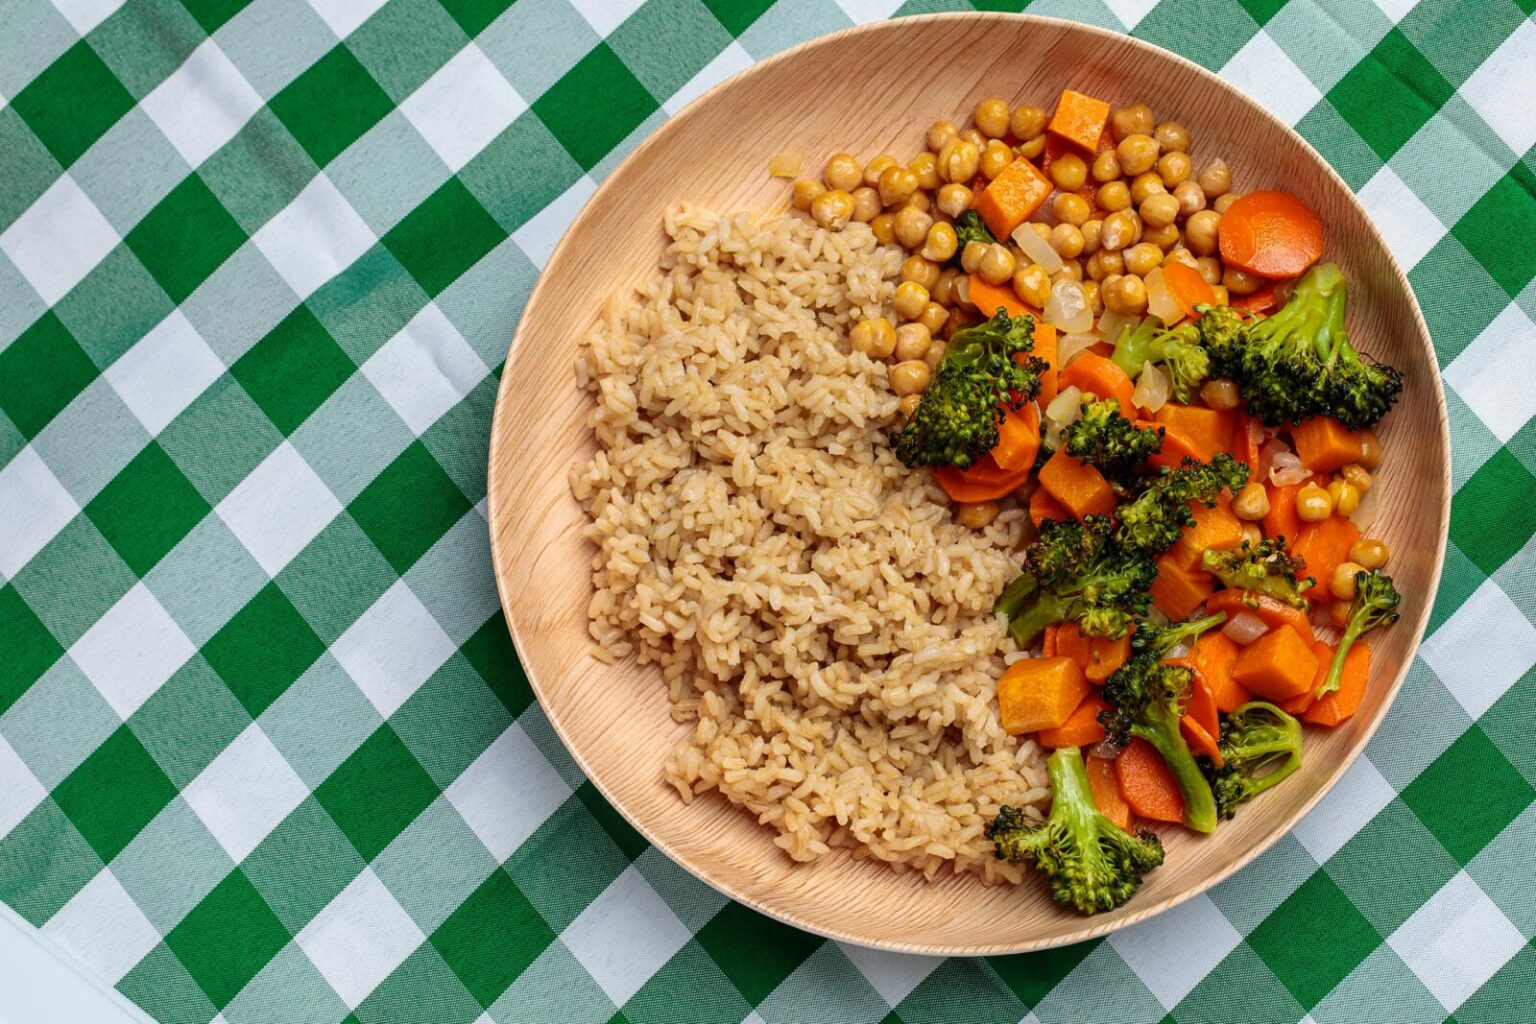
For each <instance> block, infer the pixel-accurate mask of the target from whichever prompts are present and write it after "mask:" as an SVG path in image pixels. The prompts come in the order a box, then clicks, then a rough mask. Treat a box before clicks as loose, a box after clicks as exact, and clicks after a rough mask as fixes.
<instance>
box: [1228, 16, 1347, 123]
mask: <svg viewBox="0 0 1536 1024" xmlns="http://www.w3.org/2000/svg"><path fill="white" fill-rule="evenodd" d="M1221 77H1222V78H1224V79H1226V80H1227V81H1228V82H1231V83H1232V84H1233V85H1235V86H1237V87H1238V88H1239V89H1241V90H1243V91H1244V92H1246V93H1247V94H1248V95H1250V96H1252V97H1253V98H1254V99H1256V100H1258V101H1259V103H1260V104H1261V105H1263V106H1264V107H1265V108H1266V109H1267V110H1269V112H1270V113H1272V114H1274V115H1275V116H1276V117H1278V118H1280V120H1282V121H1284V122H1285V123H1286V124H1295V123H1296V122H1297V121H1300V120H1301V119H1302V117H1303V116H1305V115H1306V113H1307V111H1309V110H1311V109H1312V108H1313V107H1315V106H1316V105H1317V101H1318V100H1320V99H1322V98H1323V94H1322V93H1321V92H1319V91H1318V88H1317V86H1315V85H1313V84H1312V80H1311V79H1309V78H1308V77H1307V76H1306V74H1305V73H1303V72H1302V70H1301V68H1299V67H1297V66H1296V62H1295V61H1293V60H1291V58H1290V57H1289V56H1287V55H1286V52H1285V51H1284V50H1282V49H1281V48H1280V44H1279V43H1276V42H1275V40H1274V37H1273V36H1271V35H1270V34H1269V33H1268V32H1265V31H1264V30H1263V29H1260V30H1259V31H1258V32H1255V33H1254V35H1253V38H1252V39H1250V40H1248V42H1246V43H1244V44H1243V48H1242V49H1241V50H1238V51H1237V53H1235V54H1233V56H1232V59H1231V60H1229V61H1227V66H1226V67H1224V68H1222V69H1221Z"/></svg>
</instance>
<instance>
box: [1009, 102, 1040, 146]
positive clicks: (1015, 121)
mask: <svg viewBox="0 0 1536 1024" xmlns="http://www.w3.org/2000/svg"><path fill="white" fill-rule="evenodd" d="M1008 130H1009V131H1010V132H1012V133H1013V137H1014V138H1016V139H1018V140H1019V141H1021V142H1028V141H1029V140H1030V139H1036V138H1039V137H1040V135H1041V133H1042V132H1044V131H1045V111H1044V110H1041V109H1040V108H1039V107H1031V106H1022V107H1014V108H1013V113H1012V114H1010V115H1008Z"/></svg>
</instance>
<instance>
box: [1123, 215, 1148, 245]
mask: <svg viewBox="0 0 1536 1024" xmlns="http://www.w3.org/2000/svg"><path fill="white" fill-rule="evenodd" d="M1120 214H1121V216H1123V217H1126V218H1128V219H1129V220H1130V222H1131V240H1130V243H1129V244H1130V245H1135V244H1136V243H1137V242H1139V241H1141V236H1142V233H1143V232H1144V231H1145V230H1146V224H1144V223H1143V222H1142V219H1141V214H1139V213H1137V212H1136V211H1135V210H1121V211H1120Z"/></svg>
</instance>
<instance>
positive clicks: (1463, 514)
mask: <svg viewBox="0 0 1536 1024" xmlns="http://www.w3.org/2000/svg"><path fill="white" fill-rule="evenodd" d="M1532 494H1536V477H1533V476H1532V475H1531V471H1530V470H1528V469H1526V468H1525V466H1523V465H1522V464H1521V463H1520V460H1519V459H1517V458H1515V457H1514V456H1513V455H1511V454H1510V452H1509V449H1508V448H1500V449H1499V450H1498V451H1496V452H1494V453H1493V455H1492V456H1490V457H1489V459H1488V461H1486V462H1484V463H1483V464H1482V466H1480V467H1478V470H1477V472H1476V473H1473V474H1472V477H1471V479H1469V480H1468V481H1467V482H1466V483H1465V484H1462V486H1461V489H1460V490H1459V491H1457V492H1456V493H1455V495H1453V496H1452V498H1451V541H1452V542H1453V543H1454V544H1455V545H1456V547H1457V548H1459V549H1460V550H1461V553H1462V554H1464V555H1466V556H1467V557H1468V558H1469V559H1471V560H1472V563H1473V564H1474V565H1476V566H1477V567H1478V568H1479V569H1481V570H1482V571H1483V572H1484V573H1485V574H1487V575H1490V576H1491V575H1493V573H1494V572H1495V571H1496V570H1498V568H1499V567H1500V566H1502V565H1503V564H1504V563H1505V562H1507V561H1508V560H1509V559H1510V557H1511V556H1513V555H1514V553H1515V552H1516V551H1519V550H1520V549H1521V548H1523V547H1524V546H1525V545H1526V542H1528V541H1529V540H1530V539H1531V535H1532V534H1536V502H1532V501H1531V500H1530V497H1531V495H1532ZM1495 523H1496V524H1498V528H1497V529H1489V525H1490V524H1495Z"/></svg>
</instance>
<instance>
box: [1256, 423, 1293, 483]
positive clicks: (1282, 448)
mask: <svg viewBox="0 0 1536 1024" xmlns="http://www.w3.org/2000/svg"><path fill="white" fill-rule="evenodd" d="M1268 429H1269V428H1267V427H1266V428H1265V430H1266V431H1267V430H1268ZM1290 450H1291V447H1290V445H1288V444H1286V443H1285V442H1284V441H1282V440H1280V439H1279V438H1278V437H1276V436H1275V435H1274V434H1273V433H1272V432H1271V433H1270V434H1269V437H1268V438H1267V439H1266V440H1265V442H1264V444H1263V445H1262V446H1260V448H1259V476H1261V477H1264V478H1266V479H1268V477H1269V471H1270V469H1271V468H1272V467H1273V466H1274V464H1275V456H1276V455H1279V454H1280V453H1281V452H1288V451H1290Z"/></svg>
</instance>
